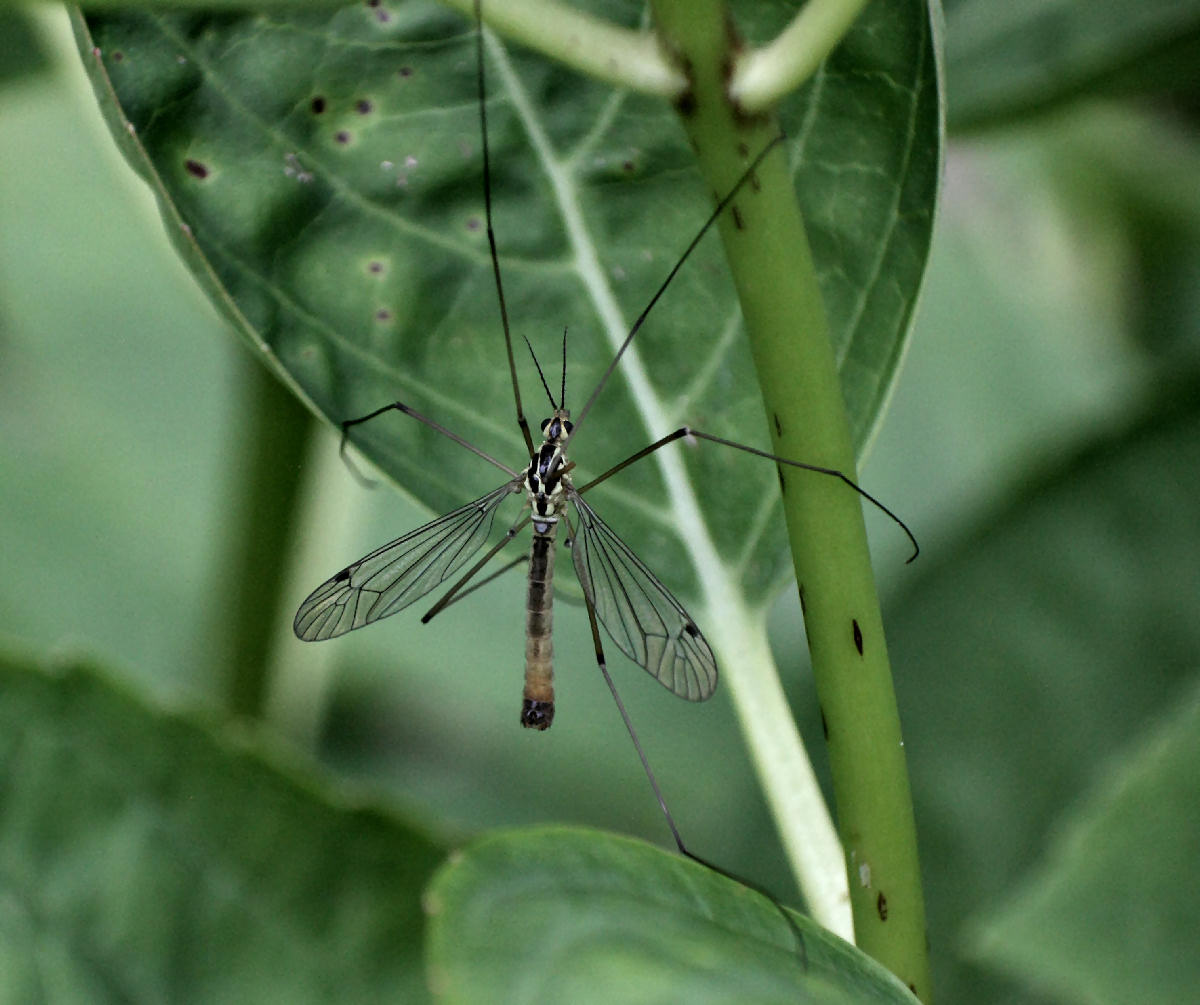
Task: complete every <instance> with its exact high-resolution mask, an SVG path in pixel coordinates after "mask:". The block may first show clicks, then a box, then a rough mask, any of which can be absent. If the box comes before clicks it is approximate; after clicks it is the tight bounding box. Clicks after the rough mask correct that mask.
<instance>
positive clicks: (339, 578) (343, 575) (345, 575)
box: [333, 569, 350, 583]
mask: <svg viewBox="0 0 1200 1005" xmlns="http://www.w3.org/2000/svg"><path fill="white" fill-rule="evenodd" d="M349 578H350V570H349V569H343V570H342V571H341V572H339V573H338V574H337V575H336V576H334V577H333V581H334V582H335V583H344V582H346V580H348V579H349Z"/></svg>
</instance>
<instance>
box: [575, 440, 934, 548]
mask: <svg viewBox="0 0 1200 1005" xmlns="http://www.w3.org/2000/svg"><path fill="white" fill-rule="evenodd" d="M688 436H694V437H695V438H696V439H698V440H708V441H709V442H710V443H719V444H721V446H723V447H733V448H734V449H735V450H741V451H744V452H745V453H747V454H754V455H755V456H756V457H765V458H766V459H767V460H769V461H775V463H777V464H789V465H791V466H792V467H794V468H801V469H802V470H804V471H812V472H814V473H815V474H818V475H828V476H829V477H831V478H840V479H841V480H842V481H843V482H845V483H846V484H847V485H849V486H850V487H851V488H852V489H854V491H855V492H857V493H858V494H859V495H860V496H862V497H863V498H864V499H866V500H867V502H869V503H870V504H871V505H872V506H874V507H875V508H876V509H879V510H880V511H882V512H883V513H885V514H887V515H888V516H889V517H891V518H892V520H893V521H894V522H895V523H896V524H897V525H899V527H900V529H901V530H902V531H904V533H905V534H907V535H908V539H909V541H911V542H912V546H913V553H912V555H910V556H909V558H908V561H909V562H911V561H912V560H913V559H915V558H916V557H917V556H918V555H919V554H920V553H921V546H920V545H919V544H917V539H916V538H915V537H914V536H913V532H912V531H911V530H909V529H908V524H906V523H905V522H904V521H903V520H901V519H900V518H899V517H898V516H896V514H895V513H893V512H892V511H891V510H890V509H888V508H887V507H886V506H885V505H884V504H883V503H881V502H880V501H879V500H878V499H876V498H875V497H874V496H873V495H871V493H870V492H868V491H867V490H866V489H864V488H862V487H861V486H859V484H858V483H857V482H855V481H854V479H852V478H850V477H849V476H848V475H846V474H845V473H844V472H841V471H838V470H837V468H825V467H822V466H821V465H819V464H805V463H804V462H803V461H793V460H789V459H788V458H786V457H780V456H779V455H778V454H770V453H767V451H765V450H757V449H755V448H754V447H748V446H746V445H745V444H743V443H735V442H734V441H733V440H727V439H725V438H724V437H721V436H713V435H712V434H711V433H702V432H701V431H700V430H698V429H692V428H691V426H680V427H679V428H678V429H676V430H675V431H674V432H673V433H667V435H666V436H664V437H662V439H659V440H655V441H654V442H653V443H651V444H650V446H648V447H643V448H642V449H641V450H639V451H638V452H637V453H636V454H632V455H630V456H629V457H626V458H625V460H623V461H621V463H620V464H617V465H614V466H613V467H611V468H609V469H608V470H607V471H605V472H604V474H602V475H599V476H598V477H596V478H593V479H592V480H591V481H590V482H588V483H587V484H586V485H583V486H581V487H579V488H577V489H576V490H575V491H576V492H578V493H579V494H580V495H583V493H584V492H586V491H587V490H588V489H590V488H594V487H595V486H597V485H599V484H600V483H601V482H603V481H607V480H608V479H609V478H611V477H612V476H613V475H615V474H616V473H617V472H618V471H623V470H624V469H625V468H627V467H629V465H630V464H632V463H634V461H640V460H641V459H642V458H643V457H649V456H650V455H651V454H652V453H654V451H656V450H658V449H660V448H662V447H665V446H666V445H667V444H668V443H674V442H675V441H676V440H681V439H683V438H685V437H688Z"/></svg>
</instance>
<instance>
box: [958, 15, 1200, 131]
mask: <svg viewBox="0 0 1200 1005" xmlns="http://www.w3.org/2000/svg"><path fill="white" fill-rule="evenodd" d="M1197 57H1200V3H1197V2H1196V0H1118V2H1115V3H1103V4H1096V3H1087V2H1085V0H1025V2H1023V3H992V2H990V0H947V2H946V90H947V93H948V95H949V107H948V115H949V119H950V124H951V126H952V127H954V128H959V129H961V128H973V127H979V126H984V125H990V124H994V123H995V122H996V121H998V120H1002V119H1007V118H1013V117H1016V116H1019V115H1024V114H1028V113H1030V112H1036V111H1041V110H1044V109H1045V108H1047V107H1049V106H1051V105H1054V104H1057V103H1060V102H1063V101H1067V100H1071V99H1073V98H1078V97H1082V96H1087V95H1089V94H1095V93H1096V92H1102V91H1108V92H1110V93H1111V92H1132V93H1147V92H1148V93H1164V92H1165V93H1172V92H1178V91H1187V90H1194V89H1195V87H1196V84H1197V83H1198V82H1200V77H1198V76H1197V72H1196V67H1197V65H1198V64H1197Z"/></svg>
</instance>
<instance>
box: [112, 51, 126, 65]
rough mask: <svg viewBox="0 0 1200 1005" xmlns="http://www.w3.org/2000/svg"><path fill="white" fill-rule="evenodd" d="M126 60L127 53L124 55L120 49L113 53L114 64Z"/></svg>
mask: <svg viewBox="0 0 1200 1005" xmlns="http://www.w3.org/2000/svg"><path fill="white" fill-rule="evenodd" d="M124 58H125V53H123V52H122V51H121V50H120V49H118V50H117V51H116V52H114V53H113V62H114V63H119V62H121V61H122V60H123V59H124Z"/></svg>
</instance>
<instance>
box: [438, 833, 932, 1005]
mask: <svg viewBox="0 0 1200 1005" xmlns="http://www.w3.org/2000/svg"><path fill="white" fill-rule="evenodd" d="M426 903H427V905H428V909H429V912H430V915H431V917H430V922H429V925H430V935H429V952H428V957H429V966H430V981H431V986H432V988H433V990H434V994H435V996H436V997H437V998H438V999H439V1000H443V1001H452V1002H516V1001H564V1002H565V1001H569V1002H577V1003H586V1002H608V1003H611V1002H659V1001H663V1002H665V1001H673V1002H674V1001H680V1002H683V1001H686V1002H729V1001H738V1002H779V1001H800V1002H847V1003H849V1002H855V1003H865V1002H911V1001H914V1000H915V999H914V998H913V997H912V995H911V994H909V992H908V991H907V990H906V989H905V988H904V987H903V985H901V984H900V982H899V981H898V980H897V979H896V978H895V977H893V976H892V975H891V974H889V973H888V972H887V971H886V970H884V969H883V968H882V967H881V966H879V964H877V963H875V962H874V961H873V960H871V959H870V958H869V957H867V956H865V955H864V954H862V953H860V952H859V951H858V950H856V949H855V948H854V947H853V946H850V945H847V944H846V943H845V942H843V941H842V940H840V939H838V938H837V937H836V936H833V935H830V934H829V933H828V932H826V931H824V930H823V929H821V928H820V927H819V926H817V925H815V924H813V922H812V921H810V920H809V919H807V918H805V917H803V916H800V915H794V914H793V915H791V917H792V918H793V919H794V927H793V926H792V925H789V924H788V923H787V922H786V921H785V920H784V918H783V917H782V916H781V914H780V910H781V909H780V908H778V907H776V906H775V905H774V904H772V903H771V902H770V901H769V900H768V899H767V898H766V897H764V896H762V895H761V894H759V893H756V892H755V891H753V890H749V889H747V888H746V887H743V886H741V885H740V884H738V883H735V882H733V881H732V880H730V879H727V878H726V877H724V876H721V875H719V874H717V873H715V872H713V871H712V870H710V869H707V868H705V867H704V866H701V865H699V864H698V863H696V862H692V861H691V860H689V859H685V858H682V857H680V856H678V855H671V854H667V853H665V852H662V851H659V850H658V849H655V848H652V847H650V846H649V845H646V844H643V843H641V842H639V841H633V840H631V839H629V838H619V837H614V836H612V835H606V834H601V833H598V832H593V831H584V830H578V829H568V828H563V827H550V828H537V829H531V830H523V831H511V832H505V833H500V834H493V835H491V836H489V837H487V838H484V839H482V840H480V841H477V842H476V843H475V844H473V845H471V846H470V847H469V848H468V849H467V850H466V851H465V852H464V853H463V854H462V855H461V856H456V857H455V858H454V859H453V860H452V861H451V862H450V863H448V864H447V865H446V866H444V867H443V868H442V869H441V870H440V871H439V872H438V874H437V875H436V876H435V877H434V880H433V883H432V884H431V885H430V889H429V892H428V895H427V897H426Z"/></svg>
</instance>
